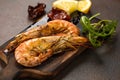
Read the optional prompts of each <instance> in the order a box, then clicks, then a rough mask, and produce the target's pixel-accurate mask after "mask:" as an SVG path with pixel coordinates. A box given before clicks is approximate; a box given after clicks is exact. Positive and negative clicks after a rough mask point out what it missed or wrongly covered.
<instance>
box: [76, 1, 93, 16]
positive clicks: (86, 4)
mask: <svg viewBox="0 0 120 80" xmlns="http://www.w3.org/2000/svg"><path fill="white" fill-rule="evenodd" d="M91 5H92V3H91V1H90V0H81V1H78V7H77V10H78V11H80V12H83V13H85V14H86V13H88V12H89V10H90V8H91Z"/></svg>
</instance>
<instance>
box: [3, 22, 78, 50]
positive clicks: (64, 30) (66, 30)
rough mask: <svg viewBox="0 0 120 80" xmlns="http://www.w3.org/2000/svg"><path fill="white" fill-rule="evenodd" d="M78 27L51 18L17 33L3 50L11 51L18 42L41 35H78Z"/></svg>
mask: <svg viewBox="0 0 120 80" xmlns="http://www.w3.org/2000/svg"><path fill="white" fill-rule="evenodd" d="M79 33H80V32H79V29H78V28H77V27H76V26H75V25H74V24H72V23H70V22H68V21H65V20H53V21H50V22H48V23H46V24H45V25H42V26H39V27H36V28H33V29H31V30H28V31H26V32H23V33H21V34H18V35H17V36H16V37H15V39H14V40H13V41H11V42H10V43H9V44H8V45H7V47H6V49H5V51H6V52H11V51H13V50H14V49H15V48H16V47H17V46H18V45H19V44H20V43H22V42H24V41H26V40H29V39H33V38H39V37H43V36H51V35H58V36H63V35H66V34H74V35H79Z"/></svg>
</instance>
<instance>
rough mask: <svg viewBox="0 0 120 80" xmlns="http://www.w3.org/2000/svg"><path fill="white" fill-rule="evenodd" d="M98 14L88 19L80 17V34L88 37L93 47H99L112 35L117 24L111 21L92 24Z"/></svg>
mask: <svg viewBox="0 0 120 80" xmlns="http://www.w3.org/2000/svg"><path fill="white" fill-rule="evenodd" d="M98 15H100V14H99V13H98V14H96V15H93V16H92V17H90V18H88V17H86V16H82V17H81V19H80V23H81V25H82V28H83V30H82V32H83V33H85V35H86V36H87V37H88V39H89V41H90V43H91V44H92V45H93V47H99V46H101V45H102V43H103V42H104V40H106V39H107V38H109V37H110V36H112V35H113V33H114V32H115V30H116V26H117V22H116V21H112V20H99V21H98V22H92V19H94V18H95V17H96V16H98Z"/></svg>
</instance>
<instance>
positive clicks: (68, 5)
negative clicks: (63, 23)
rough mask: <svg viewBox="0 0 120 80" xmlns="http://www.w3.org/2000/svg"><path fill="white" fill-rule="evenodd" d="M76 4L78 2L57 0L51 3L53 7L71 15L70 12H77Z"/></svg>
mask: <svg viewBox="0 0 120 80" xmlns="http://www.w3.org/2000/svg"><path fill="white" fill-rule="evenodd" d="M77 4H78V1H75V0H57V1H55V2H53V7H54V8H59V9H62V10H64V11H65V12H67V13H68V14H71V13H72V12H74V11H75V10H77Z"/></svg>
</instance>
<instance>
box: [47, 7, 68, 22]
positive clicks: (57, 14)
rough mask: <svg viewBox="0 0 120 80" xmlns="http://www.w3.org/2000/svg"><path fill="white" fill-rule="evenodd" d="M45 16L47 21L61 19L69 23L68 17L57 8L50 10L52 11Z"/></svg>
mask: <svg viewBox="0 0 120 80" xmlns="http://www.w3.org/2000/svg"><path fill="white" fill-rule="evenodd" d="M47 15H48V17H49V20H55V19H61V20H67V21H70V16H69V15H68V14H67V13H66V12H65V11H64V10H61V9H58V8H52V10H51V11H50V12H49V13H48V14H47Z"/></svg>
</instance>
